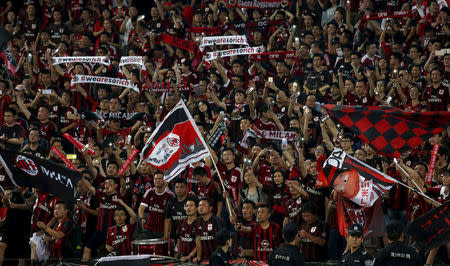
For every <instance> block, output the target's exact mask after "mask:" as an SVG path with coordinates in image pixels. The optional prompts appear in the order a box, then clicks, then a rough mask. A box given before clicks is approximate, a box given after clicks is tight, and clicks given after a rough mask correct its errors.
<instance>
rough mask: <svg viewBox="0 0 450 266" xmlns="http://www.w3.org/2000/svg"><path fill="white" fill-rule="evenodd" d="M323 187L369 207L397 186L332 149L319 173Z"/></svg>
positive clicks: (385, 176)
mask: <svg viewBox="0 0 450 266" xmlns="http://www.w3.org/2000/svg"><path fill="white" fill-rule="evenodd" d="M318 180H319V181H320V182H322V183H323V184H324V186H326V187H328V186H330V187H332V188H333V189H334V190H335V191H336V192H338V193H339V194H342V195H343V196H344V197H346V198H348V199H349V200H351V201H353V202H354V203H356V204H358V205H359V206H362V207H369V206H372V205H373V204H374V203H375V201H376V200H377V199H378V198H379V197H381V196H382V195H383V194H386V193H387V192H388V191H389V189H391V187H392V186H393V185H395V184H396V183H397V180H395V179H394V178H392V177H390V176H388V175H386V174H384V173H382V172H380V171H378V170H377V169H375V168H372V167H370V166H369V165H367V164H365V163H363V162H361V161H359V160H358V159H356V158H354V157H352V156H351V155H348V154H346V153H345V152H344V151H343V150H342V149H339V148H335V149H334V150H333V152H332V153H331V155H330V156H329V157H328V159H327V160H326V161H325V163H324V165H323V169H322V171H319V176H318Z"/></svg>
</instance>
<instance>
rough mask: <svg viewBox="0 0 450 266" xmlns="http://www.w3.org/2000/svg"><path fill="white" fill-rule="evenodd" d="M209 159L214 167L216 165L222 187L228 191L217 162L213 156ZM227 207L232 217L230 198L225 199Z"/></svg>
mask: <svg viewBox="0 0 450 266" xmlns="http://www.w3.org/2000/svg"><path fill="white" fill-rule="evenodd" d="M210 153H211V151H210ZM209 159H210V160H211V161H212V163H213V165H214V168H216V172H217V175H218V176H219V180H220V184H221V185H222V189H223V191H226V189H225V184H224V183H223V180H222V176H221V175H220V171H219V168H217V165H216V162H215V161H214V158H213V156H212V155H210V156H209ZM225 205H227V210H228V213H229V215H230V216H231V204H230V198H226V199H225Z"/></svg>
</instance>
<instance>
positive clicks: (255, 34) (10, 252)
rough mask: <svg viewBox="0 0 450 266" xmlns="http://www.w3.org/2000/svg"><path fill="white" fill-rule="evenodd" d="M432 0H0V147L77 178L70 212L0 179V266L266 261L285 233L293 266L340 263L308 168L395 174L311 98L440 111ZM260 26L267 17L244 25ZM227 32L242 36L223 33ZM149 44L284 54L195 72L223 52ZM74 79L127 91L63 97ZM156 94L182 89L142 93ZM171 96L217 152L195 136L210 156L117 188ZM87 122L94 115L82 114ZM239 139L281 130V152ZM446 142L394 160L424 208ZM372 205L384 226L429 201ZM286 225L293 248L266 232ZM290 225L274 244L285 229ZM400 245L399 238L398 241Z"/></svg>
mask: <svg viewBox="0 0 450 266" xmlns="http://www.w3.org/2000/svg"><path fill="white" fill-rule="evenodd" d="M447 5H448V2H446V1H441V0H424V1H421V0H412V1H410V2H407V1H404V0H391V1H378V0H359V1H358V0H350V1H347V2H345V3H344V2H340V1H339V0H305V1H302V0H298V1H291V2H289V3H288V5H287V6H286V7H285V8H283V9H245V8H240V7H232V6H231V5H229V4H228V3H227V1H224V0H216V1H196V0H192V1H185V0H181V1H176V0H155V1H131V0H88V1H83V0H67V1H65V0H56V1H49V0H41V1H33V0H27V1H24V2H20V1H10V0H9V1H2V2H1V6H0V14H1V16H0V24H1V26H2V27H3V28H4V29H5V30H6V31H8V32H9V33H10V34H11V35H12V39H11V40H9V41H8V43H7V44H6V47H5V48H8V49H9V51H10V52H11V53H12V55H13V57H14V58H15V60H16V62H17V71H16V72H15V73H11V72H10V71H8V69H7V67H6V66H5V64H6V62H3V64H4V65H3V67H2V68H1V69H2V70H1V74H2V76H1V78H0V124H1V127H0V146H1V149H4V150H8V151H20V152H23V153H30V154H33V155H36V156H39V157H43V158H47V159H49V160H53V161H55V162H58V163H61V164H62V161H61V160H60V159H59V158H58V157H57V156H56V155H55V153H54V152H53V151H50V148H52V147H57V148H58V149H59V150H60V151H62V152H63V153H64V154H67V155H70V156H68V158H70V161H71V162H72V163H73V165H74V166H75V167H76V168H77V169H78V170H79V171H80V172H81V173H82V176H83V179H82V181H81V182H80V183H79V184H78V191H79V193H80V197H79V199H78V200H77V203H76V204H75V205H74V206H71V205H70V204H67V203H66V202H63V201H61V200H59V199H58V198H57V197H56V196H54V195H51V194H48V193H44V192H42V191H38V190H36V189H34V188H20V190H19V189H17V188H15V187H13V186H12V183H11V181H10V180H9V178H8V176H7V174H6V173H5V171H4V169H1V170H0V171H1V175H0V177H1V184H2V186H3V188H4V189H5V191H4V193H3V194H2V199H3V200H2V205H3V208H2V209H1V210H2V211H1V212H0V217H1V219H0V236H1V237H0V265H1V264H2V262H3V260H4V259H5V258H6V259H8V258H14V259H31V261H32V263H42V262H43V261H47V260H49V259H58V258H74V257H78V258H81V259H82V260H83V261H89V260H90V259H92V258H95V257H99V256H104V255H108V254H109V255H110V256H114V255H127V254H131V253H132V250H131V245H130V243H131V241H133V240H135V239H163V240H167V241H169V242H171V243H173V244H174V246H175V251H174V252H175V253H174V254H171V255H172V256H175V257H177V258H179V259H180V260H181V261H193V262H199V261H203V260H209V257H210V256H211V254H213V252H214V251H215V249H216V247H217V246H218V242H219V244H220V246H222V247H223V246H229V249H224V250H228V252H227V253H229V254H230V258H246V259H250V260H259V261H267V260H268V259H269V255H270V253H271V252H272V251H273V250H275V249H276V248H277V247H279V246H281V245H282V244H283V242H284V239H285V240H286V242H288V243H291V244H292V245H293V246H296V247H297V249H298V250H300V251H301V253H302V254H303V257H304V259H305V261H307V262H324V261H327V260H336V261H340V260H342V254H343V253H344V251H347V250H350V249H351V250H352V253H353V248H352V247H350V246H351V245H354V244H351V243H354V242H355V241H356V242H355V243H360V242H362V238H360V239H359V238H358V239H357V240H354V239H353V240H352V239H345V238H344V237H343V236H341V235H340V234H339V230H338V226H337V217H336V192H334V191H332V190H331V189H328V188H324V187H320V186H318V185H317V181H316V179H317V173H318V172H317V168H316V162H317V160H318V158H320V157H321V156H322V155H325V156H326V155H327V154H329V153H330V152H331V151H332V150H333V149H334V147H340V148H342V149H343V150H344V151H345V152H346V153H347V154H350V155H353V156H354V157H356V158H357V159H359V160H361V161H364V162H366V163H367V164H368V165H370V166H372V167H374V168H377V169H379V170H380V171H383V172H385V173H388V174H389V175H390V176H392V177H394V178H405V177H404V176H402V174H401V172H399V171H398V170H397V169H396V168H395V165H394V164H392V160H390V159H389V158H386V157H380V156H378V155H377V154H376V152H375V151H374V150H373V149H372V148H371V147H370V146H369V145H368V144H366V143H363V142H362V141H361V140H360V139H358V137H356V136H355V135H353V133H352V132H350V131H348V130H347V129H345V128H343V127H342V126H340V125H339V124H338V123H336V121H333V120H332V119H330V117H329V116H328V115H327V114H326V111H325V110H324V109H320V108H318V105H317V104H318V103H323V104H344V105H363V106H369V105H387V106H394V107H398V108H400V109H402V110H405V111H408V112H423V111H449V107H450V102H449V73H450V53H449V51H448V50H445V49H446V48H449V46H450V45H449V42H450V39H449V38H448V37H449V35H450V28H449V27H450V20H449V9H448V6H447ZM400 10H401V11H408V10H413V12H412V13H413V14H414V16H407V17H395V18H384V19H378V20H364V19H363V16H364V15H366V14H374V13H378V12H394V11H400ZM259 21H272V22H274V23H261V24H260V25H262V27H258V26H256V27H255V24H254V23H253V24H252V23H251V22H259ZM280 21H281V23H278V22H280ZM242 22H244V23H248V26H246V27H244V28H241V27H233V25H236V23H242ZM264 25H265V26H264ZM201 28H203V29H205V30H204V32H203V33H202V32H201V31H199V30H198V29H201ZM195 29H197V30H195ZM208 29H209V30H208ZM212 29H213V30H212ZM162 33H166V34H170V35H173V36H176V37H177V38H180V39H184V40H186V41H192V42H195V43H196V44H198V43H199V42H200V41H201V39H202V38H203V37H205V36H221V35H246V37H247V40H248V44H249V45H250V46H252V47H256V46H263V47H264V49H265V51H267V52H276V51H295V57H293V58H287V59H280V60H267V61H257V60H252V59H251V57H250V56H248V55H241V56H231V57H223V58H221V57H219V58H217V59H215V60H212V61H206V60H205V53H206V52H210V51H217V50H225V49H229V48H235V47H236V46H235V45H233V46H224V45H217V46H208V47H206V49H205V50H204V51H203V52H202V51H200V50H198V49H195V50H194V51H193V52H192V51H188V50H185V49H181V48H178V47H175V46H172V45H170V44H168V43H166V42H163V41H162V40H161V39H160V37H159V36H160V35H161V34H162ZM62 56H107V57H108V58H109V60H110V64H109V65H103V64H87V63H68V64H59V65H54V64H53V60H54V58H55V57H62ZM121 56H142V57H143V59H144V62H145V63H144V65H145V68H144V67H142V66H138V65H125V66H121V67H119V60H120V57H121ZM4 61H6V60H4ZM74 75H95V76H106V77H113V78H116V77H120V78H124V79H129V80H131V81H132V82H133V84H134V85H135V86H136V87H137V88H138V91H135V90H133V89H130V88H124V87H119V86H114V85H111V86H109V85H108V86H106V85H101V84H74V85H71V79H72V77H74ZM157 82H170V83H172V84H183V86H184V87H180V86H173V88H172V89H171V90H168V91H166V92H158V91H155V90H154V84H155V83H157ZM180 88H183V89H180ZM180 99H181V100H183V101H185V103H186V106H187V107H188V109H189V110H190V112H191V114H192V116H193V117H194V120H195V122H196V124H197V126H198V128H199V130H200V132H201V134H203V137H204V139H205V140H207V141H208V140H209V139H210V137H211V136H212V135H213V133H215V132H217V131H218V130H219V131H218V132H220V133H221V134H220V137H219V138H218V141H215V142H208V143H210V144H211V145H212V146H211V147H209V148H210V150H211V152H212V157H210V158H207V159H205V160H202V161H200V162H197V163H195V164H192V165H190V166H189V167H187V168H186V170H185V171H184V172H183V173H182V174H180V175H179V176H178V177H177V178H175V179H174V180H172V181H171V182H169V183H167V182H165V180H164V174H163V173H161V172H159V171H157V169H156V168H155V167H153V166H151V165H149V164H147V163H145V162H140V163H139V160H138V159H136V160H135V162H134V163H132V164H131V165H130V166H129V168H128V169H127V170H126V172H125V174H124V175H123V176H121V177H118V174H117V173H118V170H119V169H120V167H121V166H122V165H123V163H124V161H125V160H126V159H127V157H128V156H129V155H130V154H131V152H132V150H133V148H134V147H135V148H137V149H138V150H140V151H141V150H142V148H143V147H144V145H145V143H146V141H147V140H148V139H149V137H150V136H151V134H152V132H153V131H154V130H155V128H156V127H157V125H158V123H159V122H161V121H162V120H163V119H164V117H165V116H166V114H167V113H168V112H169V111H170V110H171V109H172V108H173V107H174V106H175V104H176V103H177V102H178V101H179V100H180ZM93 112H96V113H97V114H99V115H100V116H102V117H103V118H104V119H95V117H94V118H93V116H92V113H93ZM141 112H144V113H145V115H144V116H141V117H138V118H137V119H129V117H130V116H129V115H126V114H132V113H141ZM89 114H90V115H89ZM249 129H253V130H267V131H292V132H295V134H296V139H297V141H292V142H287V143H283V145H281V146H280V145H279V144H277V143H276V142H271V141H266V140H264V139H258V138H256V140H255V141H253V140H252V141H250V145H249V146H248V148H244V147H243V146H242V145H241V140H242V139H243V136H244V134H245V133H246V132H247V130H249ZM448 132H449V131H448V129H447V128H444V130H443V131H442V133H440V134H438V135H435V136H434V137H432V138H430V140H429V141H426V142H424V143H423V144H422V145H421V146H419V147H416V148H415V149H413V150H411V151H409V152H407V153H405V154H403V155H402V157H401V162H400V165H402V166H403V167H404V168H406V169H407V170H408V172H409V173H410V174H411V175H413V176H416V177H418V178H417V179H416V180H419V181H421V182H419V183H420V184H419V185H420V186H421V187H422V189H423V191H425V192H426V193H427V194H428V195H429V196H430V197H432V198H433V199H435V200H437V201H439V202H445V201H447V200H448V199H449V192H450V175H449V164H448V158H449V157H448V155H449V154H448V141H449V138H448ZM64 133H67V134H69V135H71V136H73V137H74V138H75V139H77V140H79V141H80V142H82V143H84V144H89V147H90V149H92V150H93V151H94V154H89V153H88V152H87V151H78V150H77V149H76V148H75V147H74V146H73V145H72V144H71V143H70V142H69V141H67V139H66V138H63V137H62V134H64ZM434 144H439V145H440V148H439V152H438V157H437V160H436V164H435V169H434V176H433V178H432V180H431V181H429V182H425V176H426V174H427V172H428V169H427V168H428V164H429V161H430V155H431V150H432V148H433V145H434ZM212 160H214V161H215V162H216V163H217V168H218V170H216V169H215V168H214V166H213V165H214V164H213V162H212ZM218 172H219V173H218ZM218 174H220V176H221V178H222V180H223V182H224V187H225V191H223V189H222V185H221V182H220V180H219V178H220V177H219V175H218ZM226 202H228V203H229V204H226ZM382 206H383V211H384V215H385V220H386V222H391V221H393V220H399V221H401V224H403V226H406V225H407V224H409V223H410V222H411V221H413V220H414V219H415V218H417V217H419V216H420V215H422V214H424V213H425V212H427V211H428V210H430V209H431V208H433V207H435V205H432V204H431V203H430V202H429V201H427V200H425V199H424V198H423V197H422V196H419V195H417V194H416V193H413V192H411V191H409V190H407V189H406V188H404V187H401V186H394V187H393V188H392V189H391V190H390V191H389V193H388V194H387V195H385V197H383V198H382ZM229 207H230V208H229ZM30 221H31V226H30ZM288 222H291V223H294V224H295V225H296V226H297V228H298V234H297V237H296V238H295V239H293V238H292V237H287V238H286V237H284V238H283V237H282V232H283V231H282V230H283V225H285V224H287V223H288ZM291 227H292V225H290V227H289V230H290V231H289V230H288V229H286V230H288V231H287V232H297V231H296V230H294V229H292V228H291ZM221 228H226V229H227V230H229V231H236V232H237V234H236V235H234V236H232V239H233V241H234V242H233V244H232V245H231V244H230V242H229V241H228V239H229V238H231V236H230V237H226V236H224V235H223V233H222V234H219V235H220V237H219V239H216V233H217V232H219V230H220V229H221ZM394 231H395V230H394ZM397 231H398V230H397ZM358 232H359V231H358ZM294 234H295V233H294ZM288 235H289V234H288ZM356 235H357V236H358V237H361V234H356ZM350 238H351V237H350ZM399 239H400V238H399V237H397V239H394V240H399ZM364 240H365V242H364V245H365V248H366V250H367V252H368V254H369V255H368V256H369V257H370V256H371V257H375V256H376V254H377V250H378V249H380V248H382V247H383V246H384V245H385V244H387V243H383V241H382V239H381V238H376V237H375V238H371V239H364ZM402 240H403V238H402ZM358 241H360V242H358ZM404 242H405V243H406V244H407V245H410V244H412V242H411V240H410V239H408V237H407V236H405V238H404ZM420 256H421V260H422V262H423V263H425V262H426V263H428V264H432V263H433V262H435V261H439V262H445V261H446V262H447V263H448V262H449V260H448V259H449V258H450V246H449V245H444V246H442V247H441V248H436V249H433V250H431V251H429V252H422V253H421V254H420ZM344 262H345V260H344ZM5 263H6V261H5ZM21 264H22V265H24V261H23V260H22V261H21ZM348 265H350V264H348ZM351 265H353V264H351ZM411 265H412V264H411Z"/></svg>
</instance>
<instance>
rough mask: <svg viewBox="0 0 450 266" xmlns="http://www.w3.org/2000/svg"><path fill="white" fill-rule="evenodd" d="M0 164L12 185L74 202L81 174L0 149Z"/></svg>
mask: <svg viewBox="0 0 450 266" xmlns="http://www.w3.org/2000/svg"><path fill="white" fill-rule="evenodd" d="M0 163H1V164H2V165H3V168H4V169H5V171H6V173H7V174H8V176H9V178H10V179H11V181H12V182H13V183H14V185H16V186H18V187H35V188H38V189H39V190H41V191H43V192H48V193H51V194H53V195H55V196H57V197H58V198H60V199H62V200H64V201H67V202H72V203H74V202H75V199H76V196H77V184H78V182H79V181H80V180H81V173H80V172H77V171H74V170H72V169H69V168H67V167H65V166H61V165H60V164H57V163H55V162H52V161H49V160H46V159H42V158H39V157H37V156H34V155H31V154H26V153H19V152H11V151H5V150H1V149H0Z"/></svg>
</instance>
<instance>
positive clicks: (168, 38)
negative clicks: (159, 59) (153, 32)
mask: <svg viewBox="0 0 450 266" xmlns="http://www.w3.org/2000/svg"><path fill="white" fill-rule="evenodd" d="M158 39H159V41H161V42H165V43H167V44H170V45H173V46H175V47H178V48H180V49H184V50H188V51H191V52H194V50H195V42H192V41H187V40H184V39H180V38H177V37H175V36H173V35H170V34H166V33H161V34H159V37H158Z"/></svg>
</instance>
